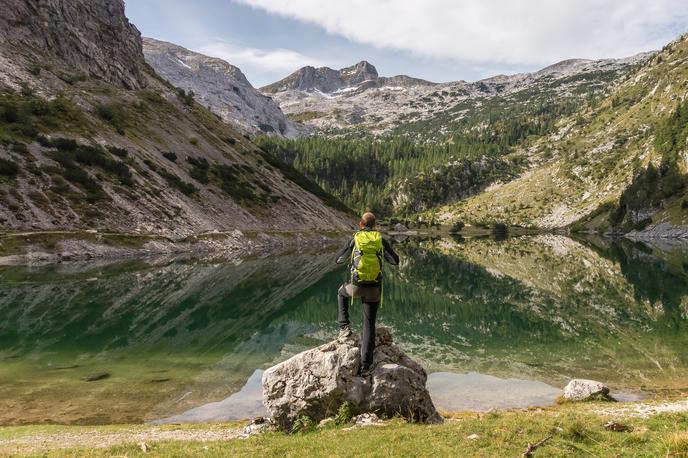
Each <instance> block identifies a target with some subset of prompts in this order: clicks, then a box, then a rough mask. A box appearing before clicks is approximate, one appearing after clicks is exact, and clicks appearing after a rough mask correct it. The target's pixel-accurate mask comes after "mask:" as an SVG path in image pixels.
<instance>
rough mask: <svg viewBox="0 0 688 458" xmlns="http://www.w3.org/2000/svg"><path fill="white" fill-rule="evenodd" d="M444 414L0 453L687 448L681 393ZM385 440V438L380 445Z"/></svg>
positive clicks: (98, 436)
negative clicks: (427, 419)
mask: <svg viewBox="0 0 688 458" xmlns="http://www.w3.org/2000/svg"><path fill="white" fill-rule="evenodd" d="M442 416H443V417H444V419H445V423H444V424H443V425H422V424H410V423H406V422H404V421H401V420H399V419H391V420H385V421H384V422H382V423H378V424H376V425H375V427H363V426H355V425H352V426H346V425H344V426H338V427H337V426H332V425H328V426H325V427H318V428H316V429H314V430H312V431H310V432H305V433H304V432H302V433H298V434H292V435H288V434H283V433H279V432H268V433H266V434H249V433H248V432H247V430H246V429H244V428H245V427H246V426H247V425H248V424H249V422H250V420H249V419H246V420H243V421H232V422H205V423H185V424H169V425H150V424H143V425H142V424H122V425H101V426H63V425H26V426H3V427H0V455H5V454H7V455H12V456H23V455H35V454H47V456H112V455H113V454H115V455H127V456H132V455H133V456H139V455H143V454H144V453H149V452H152V453H153V454H154V456H167V455H169V454H182V455H191V456H196V455H204V456H207V455H210V456H222V455H225V456H226V454H227V453H229V452H231V453H233V454H236V455H240V456H243V455H244V454H246V455H251V454H254V453H261V454H262V455H263V456H280V455H283V454H284V453H285V447H288V449H287V450H293V451H297V450H299V452H300V453H301V452H308V456H313V455H315V456H340V455H341V454H344V451H343V450H342V449H341V448H339V447H341V441H342V440H351V441H355V442H359V441H363V442H368V441H370V442H371V443H373V444H377V445H376V447H378V448H377V449H375V448H372V449H367V450H368V452H369V453H383V449H385V450H386V451H387V453H389V452H390V451H392V452H393V451H394V450H397V453H398V452H399V451H400V450H405V453H407V454H408V456H430V455H432V454H434V453H437V452H438V451H439V450H447V447H450V449H451V450H455V451H459V452H463V453H466V454H469V453H470V454H474V455H472V456H475V455H477V456H493V455H492V454H496V453H498V452H502V453H507V456H514V454H515V453H516V452H517V453H518V454H519V455H520V454H522V453H523V452H524V450H526V448H527V447H528V445H529V444H534V443H536V442H538V441H540V440H542V439H543V438H544V437H549V436H551V437H550V439H548V441H549V445H544V444H543V445H542V449H541V450H540V451H539V453H541V456H568V455H567V453H568V454H571V453H574V454H575V452H576V451H580V450H581V449H582V450H585V451H588V452H589V453H592V454H594V455H596V456H617V455H618V454H619V452H622V451H625V452H626V453H633V454H638V453H641V454H648V453H649V454H650V455H652V454H655V453H658V451H659V450H661V451H662V453H661V454H662V455H664V454H665V453H666V454H667V456H683V455H682V454H681V453H685V451H686V450H688V448H686V445H688V433H687V432H686V429H685V425H686V424H688V399H677V400H665V401H658V400H655V401H634V402H624V403H622V402H619V403H608V402H579V403H566V404H560V405H555V406H551V407H530V408H519V409H508V410H499V411H497V410H491V411H488V412H467V411H458V412H442ZM400 435H401V438H400ZM428 435H432V436H433V441H434V443H433V448H427V440H428ZM316 438H317V439H316ZM402 438H403V439H402ZM241 439H247V440H241ZM380 439H383V442H380ZM385 439H386V440H389V441H392V442H393V443H392V444H385V443H384V440H385ZM404 445H405V447H406V448H404ZM390 446H392V448H391V449H390V448H389V447H390ZM596 447H600V448H599V449H598V448H596ZM672 447H673V448H672ZM558 448H559V449H558ZM561 448H563V449H565V450H562V449H561ZM569 448H570V449H569ZM548 450H549V451H548ZM594 452H596V453H594ZM670 452H671V453H676V454H675V455H672V454H671V453H670Z"/></svg>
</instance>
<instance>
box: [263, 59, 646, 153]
mask: <svg viewBox="0 0 688 458" xmlns="http://www.w3.org/2000/svg"><path fill="white" fill-rule="evenodd" d="M647 57H648V54H639V55H637V56H633V57H630V58H626V59H604V60H597V61H593V60H584V59H573V60H567V61H563V62H560V63H558V64H555V65H552V66H549V67H546V68H544V69H542V70H540V71H538V72H535V73H523V74H516V75H509V76H505V75H500V76H495V77H492V78H487V79H484V80H481V81H476V82H466V81H455V82H448V83H431V82H428V81H424V80H421V79H417V78H412V77H409V76H405V75H399V76H394V77H391V78H388V77H380V76H378V73H377V70H376V69H375V67H374V66H372V65H371V64H369V63H368V62H365V61H364V62H360V63H358V64H356V65H354V66H352V67H347V68H343V69H341V70H333V69H330V68H327V67H323V68H318V69H316V68H313V67H304V68H302V69H300V70H298V71H296V72H295V73H293V74H292V75H290V76H288V77H287V78H285V79H283V80H281V81H278V82H276V83H273V84H271V85H268V86H266V87H263V88H261V90H262V91H263V92H264V93H266V94H270V95H271V96H272V97H273V98H274V99H275V100H276V101H277V102H278V103H279V105H280V107H281V108H282V110H283V111H284V112H285V113H286V114H287V116H288V117H289V118H291V119H294V120H298V121H301V122H303V123H306V124H308V125H311V126H313V127H315V128H317V129H319V130H320V132H321V133H323V134H342V133H347V132H349V131H351V130H352V129H355V130H356V132H357V133H359V132H361V131H364V132H365V133H372V134H376V135H377V134H382V133H390V132H393V133H406V131H410V132H411V133H412V134H413V136H414V137H417V138H418V139H420V140H427V139H428V138H430V136H432V135H436V134H443V133H447V132H449V131H451V124H452V123H455V122H456V121H459V120H461V119H464V118H467V117H470V116H471V115H472V112H474V111H476V110H480V107H481V106H482V104H483V103H484V101H485V100H486V99H489V98H491V97H495V96H502V97H505V96H509V95H513V94H517V93H523V91H526V90H528V89H537V90H538V91H541V92H542V93H543V94H544V95H547V96H548V97H559V96H570V95H574V94H580V93H584V92H593V91H595V90H600V89H602V88H603V87H604V86H605V85H606V84H607V83H608V82H609V81H611V80H614V79H615V78H617V77H618V76H619V75H620V74H622V73H623V71H624V70H626V69H627V68H628V67H629V66H632V65H635V64H637V63H639V62H642V61H643V60H645V59H646V58H647ZM442 115H444V116H443V117H441V118H440V120H438V121H436V122H430V123H429V122H428V121H431V120H434V119H436V118H438V116H442ZM417 123H423V129H414V128H413V126H414V125H415V124H417ZM406 125H410V126H411V128H410V129H408V128H406V127H405V126H406ZM428 125H430V126H432V127H433V129H431V131H430V132H427V131H424V129H425V128H427V127H428ZM423 132H424V135H423Z"/></svg>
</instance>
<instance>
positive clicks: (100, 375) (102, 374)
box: [81, 372, 110, 382]
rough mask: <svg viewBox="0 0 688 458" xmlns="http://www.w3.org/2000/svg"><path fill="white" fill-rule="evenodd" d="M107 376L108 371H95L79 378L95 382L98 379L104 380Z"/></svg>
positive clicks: (108, 374) (108, 375)
mask: <svg viewBox="0 0 688 458" xmlns="http://www.w3.org/2000/svg"><path fill="white" fill-rule="evenodd" d="M108 377H110V373H109V372H96V373H95V374H90V375H87V376H86V377H84V378H82V379H81V380H83V381H85V382H96V381H98V380H104V379H106V378H108Z"/></svg>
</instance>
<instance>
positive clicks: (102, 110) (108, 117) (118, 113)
mask: <svg viewBox="0 0 688 458" xmlns="http://www.w3.org/2000/svg"><path fill="white" fill-rule="evenodd" d="M96 114H97V115H98V116H99V117H100V118H101V119H103V120H104V121H107V122H109V123H110V124H111V125H112V127H114V128H115V130H116V131H117V133H119V134H120V135H123V134H124V128H125V127H126V124H127V122H128V118H129V115H128V114H127V111H126V109H125V107H124V105H123V104H121V103H118V102H110V103H101V104H99V105H97V106H96Z"/></svg>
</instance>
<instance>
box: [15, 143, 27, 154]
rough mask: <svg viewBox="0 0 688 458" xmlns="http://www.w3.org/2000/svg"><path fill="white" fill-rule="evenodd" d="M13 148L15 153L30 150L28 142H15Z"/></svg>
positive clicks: (24, 152)
mask: <svg viewBox="0 0 688 458" xmlns="http://www.w3.org/2000/svg"><path fill="white" fill-rule="evenodd" d="M11 149H12V151H14V152H15V153H19V154H26V153H28V152H29V147H28V146H26V143H22V142H13V143H12V146H11Z"/></svg>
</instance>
